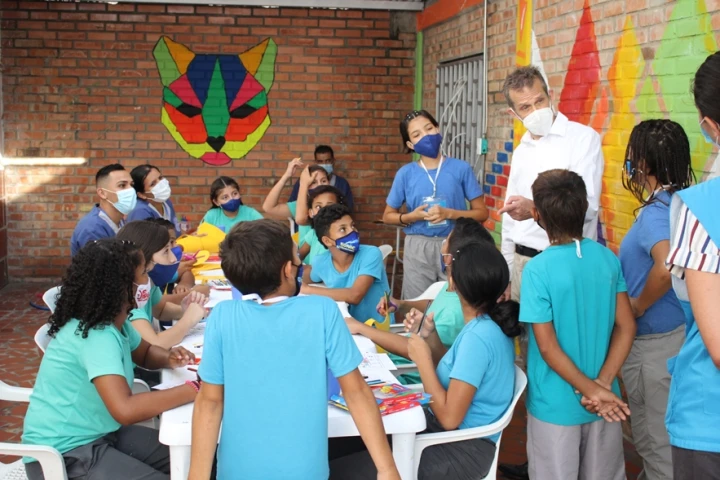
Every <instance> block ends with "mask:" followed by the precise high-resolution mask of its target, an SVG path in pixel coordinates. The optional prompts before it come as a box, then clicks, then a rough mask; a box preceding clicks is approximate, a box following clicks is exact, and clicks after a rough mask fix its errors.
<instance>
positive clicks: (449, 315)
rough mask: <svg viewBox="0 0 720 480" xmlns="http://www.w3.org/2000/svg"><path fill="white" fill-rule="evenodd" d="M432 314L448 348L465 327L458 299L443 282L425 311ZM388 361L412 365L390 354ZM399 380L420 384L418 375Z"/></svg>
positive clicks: (413, 374)
mask: <svg viewBox="0 0 720 480" xmlns="http://www.w3.org/2000/svg"><path fill="white" fill-rule="evenodd" d="M431 313H432V314H434V315H435V316H434V317H433V321H434V322H435V330H437V333H438V336H439V337H440V341H441V342H442V343H443V345H445V346H446V347H447V348H450V347H451V346H452V344H453V343H454V342H455V339H456V338H457V336H458V334H460V331H461V330H462V329H463V328H464V327H465V318H464V316H463V311H462V305H460V298H458V295H457V293H456V292H451V291H449V290H448V284H447V282H445V284H444V285H443V287H442V288H441V289H440V292H439V293H438V294H437V297H435V300H433V302H432V303H431V304H430V307H428V309H427V314H428V315H430V314H431ZM390 359H391V360H392V361H393V363H395V364H396V365H407V364H409V363H412V362H411V361H410V360H408V359H407V358H405V357H401V356H399V355H395V354H392V353H391V354H390ZM401 380H402V381H403V383H405V384H413V383H420V374H419V373H406V374H403V375H402V378H401Z"/></svg>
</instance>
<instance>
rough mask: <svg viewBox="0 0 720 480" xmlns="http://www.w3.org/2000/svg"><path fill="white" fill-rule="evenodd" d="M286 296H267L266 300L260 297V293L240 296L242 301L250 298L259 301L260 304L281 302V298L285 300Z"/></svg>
mask: <svg viewBox="0 0 720 480" xmlns="http://www.w3.org/2000/svg"><path fill="white" fill-rule="evenodd" d="M288 298H289V297H288V296H287V295H281V296H279V297H273V298H268V299H267V300H263V299H262V298H260V295H258V294H257V293H250V294H248V295H243V296H242V299H243V301H245V300H252V301H254V302H257V303H259V304H260V305H262V304H263V303H278V302H282V301H283V300H287V299H288Z"/></svg>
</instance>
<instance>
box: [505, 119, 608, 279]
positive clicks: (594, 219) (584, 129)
mask: <svg viewBox="0 0 720 480" xmlns="http://www.w3.org/2000/svg"><path fill="white" fill-rule="evenodd" d="M601 147H602V143H601V141H600V135H598V134H597V132H596V131H595V130H593V129H592V128H590V127H588V126H586V125H582V124H579V123H577V122H571V121H570V120H568V118H567V117H566V116H565V115H563V114H562V113H559V112H558V114H557V117H556V118H555V121H554V122H553V126H552V129H551V130H550V133H549V134H548V135H546V136H544V137H541V138H540V139H538V140H533V138H532V136H531V135H530V132H525V134H524V135H523V137H522V139H521V140H520V145H518V147H517V148H516V149H515V151H513V154H512V168H511V169H510V176H509V177H508V186H507V190H506V192H505V198H506V199H507V198H508V197H511V196H513V195H520V196H522V197H525V198H528V199H530V200H532V198H533V196H532V184H533V182H534V181H535V179H536V178H537V176H538V175H539V174H540V173H542V172H545V171H547V170H552V169H555V168H560V169H563V170H571V171H573V172H575V173H577V174H578V175H580V176H581V177H582V179H583V180H584V181H585V188H586V189H587V199H588V210H587V212H586V214H585V224H584V225H583V237H585V238H591V239H593V240H595V239H597V224H598V211H599V208H600V192H601V190H602V175H603V170H604V165H605V161H604V159H603V154H602V149H601ZM515 245H522V246H524V247H529V248H534V249H535V250H541V251H542V250H545V249H546V248H547V247H548V246H549V245H550V241H549V240H548V236H547V233H545V230H543V229H542V228H540V227H538V225H537V223H535V221H534V220H533V219H532V218H530V219H528V220H523V221H521V222H518V221H516V220H513V219H512V217H510V215H508V214H507V213H506V214H503V218H502V244H501V250H502V254H503V256H504V257H505V260H506V261H507V264H508V267H510V271H511V272H512V266H513V258H514V255H515Z"/></svg>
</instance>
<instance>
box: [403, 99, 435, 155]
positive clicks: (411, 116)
mask: <svg viewBox="0 0 720 480" xmlns="http://www.w3.org/2000/svg"><path fill="white" fill-rule="evenodd" d="M418 117H423V118H427V119H428V120H430V123H432V124H433V125H434V126H435V127H436V128H438V127H440V124H439V123H438V122H437V120H435V117H433V116H432V115H431V114H430V112H428V111H427V110H413V111H412V112H410V113H408V114H407V115H405V118H403V120H402V122H400V136H401V137H402V141H403V148H404V149H405V153H414V152H415V150H413V149H412V148H408V146H407V142H410V132H408V125H410V122H412V121H413V120H415V119H416V118H418ZM410 143H412V142H410Z"/></svg>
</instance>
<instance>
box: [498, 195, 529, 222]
mask: <svg viewBox="0 0 720 480" xmlns="http://www.w3.org/2000/svg"><path fill="white" fill-rule="evenodd" d="M534 206H535V203H533V201H532V200H530V199H529V198H525V197H521V196H519V195H513V196H511V197H508V199H507V200H505V205H504V206H503V208H501V209H500V210H499V211H498V213H499V214H500V215H502V214H503V213H507V214H508V215H510V218H512V219H513V220H517V221H518V222H521V221H523V220H528V219H531V218H533V217H532V208H533V207H534Z"/></svg>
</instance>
